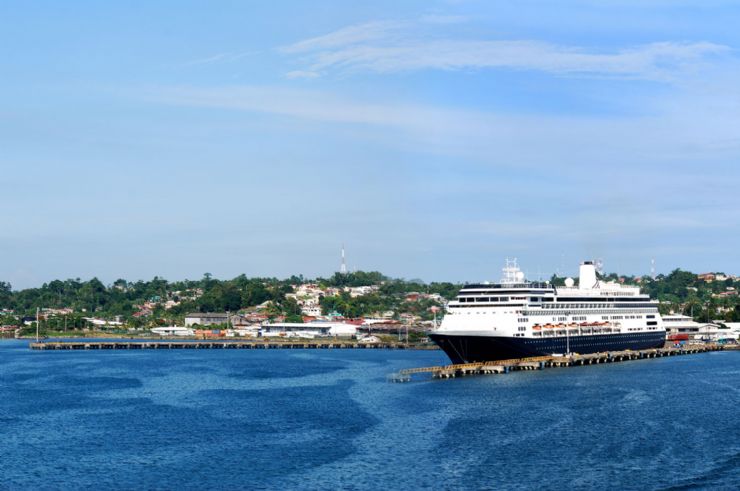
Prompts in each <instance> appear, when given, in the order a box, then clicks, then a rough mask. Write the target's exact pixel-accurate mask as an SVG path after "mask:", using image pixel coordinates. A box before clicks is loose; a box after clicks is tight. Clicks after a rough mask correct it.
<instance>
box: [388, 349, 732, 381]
mask: <svg viewBox="0 0 740 491" xmlns="http://www.w3.org/2000/svg"><path fill="white" fill-rule="evenodd" d="M724 349H734V347H726V346H723V345H716V344H708V345H704V346H687V347H681V348H660V349H650V350H640V351H610V352H604V353H591V354H587V355H579V354H573V355H570V356H540V357H534V358H520V359H512V360H497V361H489V362H482V363H465V364H458V365H444V366H436V367H422V368H407V369H404V370H400V371H399V372H397V373H394V374H391V375H389V376H388V380H389V381H391V382H409V381H411V379H412V376H413V375H417V374H424V373H429V374H431V376H432V378H433V379H447V378H455V377H462V376H466V375H491V374H504V373H509V372H512V371H517V370H544V369H545V368H564V367H574V366H584V365H595V364H600V363H617V362H622V361H629V360H643V359H649V358H662V357H666V356H680V355H689V354H696V353H707V352H710V351H721V350H724Z"/></svg>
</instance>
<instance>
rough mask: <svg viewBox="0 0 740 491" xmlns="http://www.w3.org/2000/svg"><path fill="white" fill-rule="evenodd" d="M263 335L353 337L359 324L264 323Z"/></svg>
mask: <svg viewBox="0 0 740 491" xmlns="http://www.w3.org/2000/svg"><path fill="white" fill-rule="evenodd" d="M262 335H263V336H265V337H270V336H279V337H300V338H309V339H311V338H317V337H340V338H353V337H355V336H356V335H357V326H354V325H352V324H342V323H341V322H308V323H305V324H302V323H299V322H276V323H274V324H262Z"/></svg>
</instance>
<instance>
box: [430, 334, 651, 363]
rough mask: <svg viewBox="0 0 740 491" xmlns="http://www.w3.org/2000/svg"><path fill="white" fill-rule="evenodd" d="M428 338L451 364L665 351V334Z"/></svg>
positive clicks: (442, 336)
mask: <svg viewBox="0 0 740 491" xmlns="http://www.w3.org/2000/svg"><path fill="white" fill-rule="evenodd" d="M429 337H430V338H432V340H433V341H434V342H435V343H437V345H438V346H439V347H440V348H442V349H443V350H444V352H445V353H447V356H449V357H450V360H452V363H456V364H457V363H476V362H484V361H495V360H509V359H512V358H528V357H531V356H548V355H552V354H565V353H566V352H567V351H568V347H570V352H571V353H580V354H587V353H599V352H604V351H622V350H641V349H651V348H662V347H663V346H664V345H665V331H656V332H646V333H624V334H603V335H595V336H571V337H570V338H569V339H566V337H565V336H562V337H548V338H543V339H539V338H524V337H521V338H512V337H496V336H451V335H449V334H438V333H431V334H429Z"/></svg>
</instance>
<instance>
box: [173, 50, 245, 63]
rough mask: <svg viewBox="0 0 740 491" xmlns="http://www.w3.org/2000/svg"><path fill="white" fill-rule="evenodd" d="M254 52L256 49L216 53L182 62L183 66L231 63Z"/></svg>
mask: <svg viewBox="0 0 740 491" xmlns="http://www.w3.org/2000/svg"><path fill="white" fill-rule="evenodd" d="M254 54H257V51H244V52H235V53H234V52H228V53H218V54H215V55H212V56H207V57H205V58H198V59H195V60H190V61H186V62H185V63H183V66H197V65H210V64H213V63H231V62H234V61H238V60H241V59H242V58H245V57H247V56H251V55H254Z"/></svg>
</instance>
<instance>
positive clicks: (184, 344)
mask: <svg viewBox="0 0 740 491" xmlns="http://www.w3.org/2000/svg"><path fill="white" fill-rule="evenodd" d="M29 347H30V348H31V349H32V350H39V351H60V350H61V351H64V350H173V349H180V350H187V349H255V350H256V349H395V350H403V349H426V348H419V347H415V346H407V345H405V344H401V343H367V344H360V343H326V342H319V343H317V342H311V343H309V342H280V343H274V342H273V343H271V342H260V341H218V340H215V341H49V342H38V343H30V345H29Z"/></svg>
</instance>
